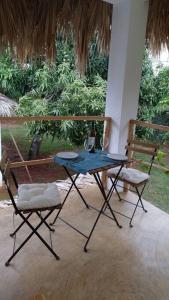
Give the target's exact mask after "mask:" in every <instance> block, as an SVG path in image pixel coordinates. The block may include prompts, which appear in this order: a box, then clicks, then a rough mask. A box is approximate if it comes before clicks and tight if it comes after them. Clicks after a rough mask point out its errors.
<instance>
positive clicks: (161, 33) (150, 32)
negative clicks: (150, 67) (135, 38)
mask: <svg viewBox="0 0 169 300" xmlns="http://www.w3.org/2000/svg"><path fill="white" fill-rule="evenodd" d="M147 40H148V42H149V45H150V47H151V49H152V51H153V53H154V54H159V53H160V51H161V49H162V48H163V47H164V46H167V48H168V50H169V0H150V2H149V14H148V24H147Z"/></svg>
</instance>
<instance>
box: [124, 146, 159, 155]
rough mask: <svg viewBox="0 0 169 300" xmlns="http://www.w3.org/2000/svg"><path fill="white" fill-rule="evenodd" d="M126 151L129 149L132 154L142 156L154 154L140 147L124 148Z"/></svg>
mask: <svg viewBox="0 0 169 300" xmlns="http://www.w3.org/2000/svg"><path fill="white" fill-rule="evenodd" d="M126 149H129V150H130V151H132V152H139V153H144V154H148V155H153V154H154V153H155V151H151V150H148V149H145V148H141V147H132V146H126Z"/></svg>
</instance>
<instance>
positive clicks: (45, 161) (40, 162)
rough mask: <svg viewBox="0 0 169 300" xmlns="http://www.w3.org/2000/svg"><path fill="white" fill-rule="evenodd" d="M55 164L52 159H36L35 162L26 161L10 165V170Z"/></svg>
mask: <svg viewBox="0 0 169 300" xmlns="http://www.w3.org/2000/svg"><path fill="white" fill-rule="evenodd" d="M52 162H53V158H52V157H48V158H43V159H35V160H25V161H18V162H13V163H10V168H11V169H13V168H20V167H25V166H36V165H43V164H49V163H52Z"/></svg>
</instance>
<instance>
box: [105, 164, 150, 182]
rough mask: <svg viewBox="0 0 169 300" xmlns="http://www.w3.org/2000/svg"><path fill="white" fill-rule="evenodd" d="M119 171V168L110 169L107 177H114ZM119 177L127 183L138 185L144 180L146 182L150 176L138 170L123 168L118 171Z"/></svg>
mask: <svg viewBox="0 0 169 300" xmlns="http://www.w3.org/2000/svg"><path fill="white" fill-rule="evenodd" d="M119 169H120V167H117V168H112V169H110V170H108V176H110V177H111V176H116V175H117V173H118V172H119ZM119 177H120V178H121V179H122V180H126V181H128V182H129V183H133V184H140V183H142V182H144V181H145V180H148V179H149V177H150V176H149V175H148V174H146V173H143V172H141V171H139V170H136V169H132V168H125V167H124V168H122V170H121V171H120V174H119Z"/></svg>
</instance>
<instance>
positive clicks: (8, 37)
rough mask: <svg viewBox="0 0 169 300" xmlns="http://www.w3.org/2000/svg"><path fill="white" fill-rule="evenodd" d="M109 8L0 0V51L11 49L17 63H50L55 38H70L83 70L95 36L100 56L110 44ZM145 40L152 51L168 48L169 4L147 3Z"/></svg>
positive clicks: (82, 2) (167, 0) (162, 0)
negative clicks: (42, 59) (34, 60)
mask: <svg viewBox="0 0 169 300" xmlns="http://www.w3.org/2000/svg"><path fill="white" fill-rule="evenodd" d="M111 18H112V5H111V4H109V3H106V2H104V1H102V0H2V1H0V48H3V47H11V49H12V51H13V54H14V55H16V56H17V57H18V58H19V60H20V61H24V60H25V59H26V58H27V57H30V58H34V57H39V56H42V55H43V56H44V57H45V58H46V59H49V60H53V59H54V57H55V53H56V49H55V47H56V45H55V41H56V36H57V35H58V34H59V35H62V36H63V37H65V38H66V37H67V36H69V35H70V34H71V35H72V36H73V40H74V48H75V54H76V63H77V67H78V69H79V70H80V72H81V73H82V72H83V71H84V69H85V66H86V62H87V57H88V49H89V44H90V42H91V40H92V39H93V37H94V36H95V37H96V39H97V43H98V48H99V50H100V52H103V53H107V52H108V50H109V44H110V31H111ZM147 38H148V39H149V42H150V45H151V46H152V48H153V50H154V51H156V52H159V50H160V49H161V45H162V44H167V46H168V48H169V0H150V7H149V17H148V27H147Z"/></svg>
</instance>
